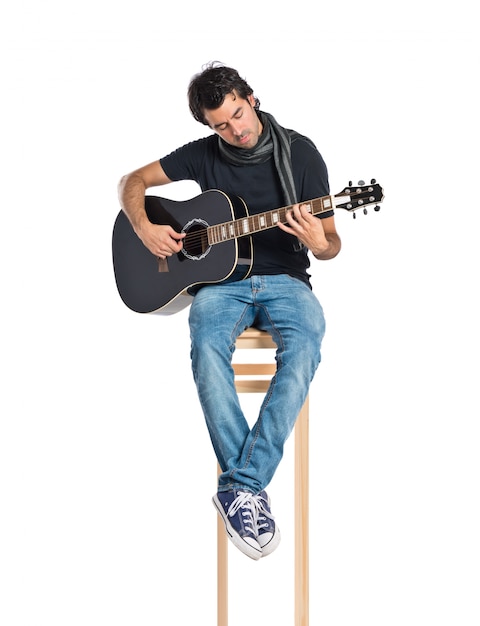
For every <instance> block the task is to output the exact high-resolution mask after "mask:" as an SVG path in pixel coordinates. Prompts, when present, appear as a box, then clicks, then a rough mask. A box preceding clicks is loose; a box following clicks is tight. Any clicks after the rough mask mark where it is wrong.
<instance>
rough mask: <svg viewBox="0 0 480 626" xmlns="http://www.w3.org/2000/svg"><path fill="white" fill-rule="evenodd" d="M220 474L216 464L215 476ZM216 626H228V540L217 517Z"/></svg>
mask: <svg viewBox="0 0 480 626" xmlns="http://www.w3.org/2000/svg"><path fill="white" fill-rule="evenodd" d="M220 473H221V469H220V466H219V465H218V464H217V476H219V475H220ZM217 626H228V538H227V533H226V532H225V525H224V523H223V520H222V518H221V517H220V515H217Z"/></svg>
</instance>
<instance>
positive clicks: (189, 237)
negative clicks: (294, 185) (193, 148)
mask: <svg viewBox="0 0 480 626" xmlns="http://www.w3.org/2000/svg"><path fill="white" fill-rule="evenodd" d="M360 194H361V192H358V191H355V192H353V193H351V194H349V197H352V196H357V195H360ZM311 202H315V201H311ZM369 204H373V202H371V203H369ZM362 206H363V207H365V206H368V204H364V205H361V206H358V207H357V208H361V207H362ZM290 208H291V207H290V206H288V207H282V208H280V209H278V212H279V213H282V214H284V213H286V211H287V210H288V209H290ZM326 210H328V209H326ZM269 213H270V212H269ZM266 215H267V213H259V214H256V215H249V216H246V217H245V218H240V219H237V220H232V221H230V222H222V223H220V224H214V225H213V226H207V227H206V228H202V229H199V230H195V231H192V232H187V234H186V237H185V239H184V246H183V247H185V244H189V245H199V244H200V243H202V240H203V239H205V236H206V233H207V232H208V230H211V231H213V230H215V229H216V230H218V231H219V233H221V232H222V231H226V230H228V229H229V226H230V227H231V226H232V225H233V228H234V231H237V230H238V229H237V228H235V224H239V223H241V222H243V221H244V220H248V222H249V224H250V225H251V226H254V222H255V221H257V220H258V219H259V218H261V217H265V216H266ZM282 219H283V217H282ZM267 222H268V220H267ZM275 225H276V224H275V223H271V224H270V225H268V226H266V227H265V228H262V227H260V228H258V227H255V226H254V230H249V231H248V232H235V233H234V234H233V235H231V236H227V237H221V238H220V239H218V240H217V241H214V242H213V244H214V243H221V242H224V241H230V240H232V239H237V238H238V237H247V236H248V235H252V234H255V233H257V232H261V231H262V230H266V229H269V228H272V227H274V226H275ZM230 230H231V228H230ZM207 243H208V245H212V244H211V243H210V242H208V241H207Z"/></svg>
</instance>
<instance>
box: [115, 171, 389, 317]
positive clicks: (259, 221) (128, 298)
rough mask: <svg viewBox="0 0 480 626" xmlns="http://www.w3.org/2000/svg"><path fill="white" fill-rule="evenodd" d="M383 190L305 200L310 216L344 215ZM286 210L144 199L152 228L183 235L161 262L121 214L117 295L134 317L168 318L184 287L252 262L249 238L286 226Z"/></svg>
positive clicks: (222, 197) (214, 198) (209, 196)
mask: <svg viewBox="0 0 480 626" xmlns="http://www.w3.org/2000/svg"><path fill="white" fill-rule="evenodd" d="M383 197H384V196H383V189H382V188H381V187H380V186H379V185H378V184H376V182H375V181H374V180H372V182H371V184H370V185H364V184H361V185H360V184H359V185H357V186H355V185H352V186H349V187H346V188H345V189H343V191H341V192H340V193H338V194H336V195H330V196H323V197H322V198H316V199H315V200H309V201H308V202H305V203H304V204H307V205H309V210H310V211H311V213H312V214H313V215H317V214H320V213H323V212H325V211H330V210H331V209H345V210H347V211H352V212H353V211H356V210H357V209H360V208H364V209H365V208H366V207H367V206H369V205H372V204H373V205H375V209H376V210H378V209H379V207H378V204H379V203H380V202H382V200H383ZM291 208H292V207H291V206H286V207H282V208H279V209H274V210H272V211H267V212H266V213H259V214H256V215H249V213H248V208H247V206H246V204H245V202H244V201H243V200H242V199H241V198H239V197H236V196H234V197H230V196H228V195H227V194H225V193H223V192H222V191H218V190H216V189H212V190H210V191H205V192H203V193H201V194H200V195H199V196H196V197H195V198H192V199H191V200H186V201H178V200H168V199H166V198H159V197H157V196H145V210H146V212H147V216H148V219H149V220H150V221H151V222H152V223H153V224H167V225H170V226H171V227H172V228H174V229H175V230H176V231H177V232H184V233H186V237H185V238H184V239H183V248H182V250H181V251H180V252H178V253H177V254H175V255H173V256H171V257H169V258H168V259H166V260H161V259H159V258H158V257H156V256H154V255H153V254H152V253H151V252H150V251H149V250H148V249H147V248H146V247H145V246H144V245H143V243H142V242H141V240H140V239H139V238H138V237H137V235H136V234H135V232H134V230H133V228H132V226H131V224H130V222H129V220H128V218H127V216H126V215H125V213H124V212H123V211H120V213H119V214H118V216H117V218H116V220H115V225H114V228H113V241H112V248H113V267H114V272H115V280H116V283H117V288H118V292H119V294H120V297H121V298H122V300H123V302H124V303H125V304H126V305H127V307H128V308H130V309H132V311H135V312H137V313H159V314H163V315H171V314H172V313H177V312H178V311H180V310H182V309H184V308H185V307H187V306H188V305H189V304H190V303H191V301H192V296H190V295H189V294H188V293H187V290H188V289H189V288H190V287H193V286H195V285H199V284H203V283H220V282H222V281H224V280H225V279H226V278H228V277H229V276H230V275H231V274H232V272H233V271H234V270H235V268H236V266H237V264H238V260H239V254H240V251H239V249H240V245H239V244H240V243H241V244H242V246H245V244H246V247H247V251H246V252H245V251H244V250H243V249H242V253H241V256H242V257H243V256H245V257H248V258H250V259H252V258H253V254H254V250H253V247H252V241H251V235H252V234H254V233H258V232H260V231H262V230H266V229H268V228H274V227H275V226H277V225H278V223H279V222H282V223H285V222H286V215H287V212H288V211H289V210H291Z"/></svg>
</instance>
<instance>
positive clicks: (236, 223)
mask: <svg viewBox="0 0 480 626" xmlns="http://www.w3.org/2000/svg"><path fill="white" fill-rule="evenodd" d="M304 204H305V205H306V206H307V210H308V211H309V212H310V213H312V214H313V215H317V214H319V213H322V212H324V211H329V210H331V209H332V208H333V207H334V206H335V203H334V201H333V197H332V196H324V197H323V198H315V199H314V200H310V201H309V202H305V203H304ZM291 209H292V206H286V207H282V208H279V209H275V210H273V211H267V212H266V213H258V214H256V215H250V216H248V217H244V218H239V219H235V220H233V221H232V222H225V223H224V224H217V225H215V226H210V227H209V228H208V239H209V244H215V243H221V242H222V241H227V240H230V239H236V238H237V237H243V236H244V235H249V234H253V233H256V232H259V231H261V230H264V229H267V228H273V227H274V226H277V225H278V224H279V223H285V222H286V221H287V217H286V216H287V212H288V211H290V210H291Z"/></svg>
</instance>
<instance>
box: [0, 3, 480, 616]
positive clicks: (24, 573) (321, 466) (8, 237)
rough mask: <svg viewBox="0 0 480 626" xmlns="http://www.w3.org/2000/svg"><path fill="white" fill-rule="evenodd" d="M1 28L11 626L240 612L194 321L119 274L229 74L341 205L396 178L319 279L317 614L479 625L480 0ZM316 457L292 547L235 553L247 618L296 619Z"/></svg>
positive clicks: (49, 6) (2, 521)
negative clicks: (121, 225) (197, 110)
mask: <svg viewBox="0 0 480 626" xmlns="http://www.w3.org/2000/svg"><path fill="white" fill-rule="evenodd" d="M12 4H13V3H12ZM0 23H1V26H0V42H1V43H0V47H1V50H0V52H1V61H0V62H1V66H2V67H1V73H2V97H1V102H0V107H1V116H0V124H1V138H0V150H1V160H2V162H1V170H0V171H1V179H2V185H1V193H0V199H1V204H2V218H1V242H2V245H1V249H0V254H1V258H0V261H1V280H2V295H3V297H2V302H3V304H2V307H1V316H2V324H1V332H2V339H1V356H2V371H3V375H2V393H1V402H2V407H1V433H0V471H1V473H0V481H1V483H0V507H1V512H0V542H1V547H0V589H1V596H2V597H1V601H0V623H1V624H2V626H43V625H48V626H60V625H61V626H65V625H68V626H76V625H81V626H84V625H87V624H88V625H89V626H100V625H101V626H109V625H112V626H113V625H114V626H133V625H135V626H138V625H139V624H141V625H142V626H149V625H154V624H155V625H158V624H166V623H174V624H195V623H201V624H215V623H216V580H215V564H216V557H215V550H216V535H215V532H216V514H215V511H214V509H213V507H212V505H211V502H210V498H211V496H212V494H213V492H214V491H215V461H214V457H213V453H212V451H211V448H210V442H209V440H208V437H207V434H206V428H205V425H204V423H203V417H202V415H201V413H200V410H199V407H198V404H197V400H196V394H195V390H194V387H193V383H192V380H191V373H190V363H189V337H188V325H187V314H188V312H187V311H184V312H181V313H179V314H177V315H175V316H172V317H157V316H148V315H147V316H142V315H138V314H135V313H132V312H131V311H129V310H128V309H127V308H126V307H125V306H124V305H123V304H122V302H121V301H120V299H119V297H118V294H117V291H116V287H115V283H114V277H113V271H112V263H111V231H112V226H113V222H114V219H115V217H116V215H117V213H118V210H119V206H118V201H117V196H116V185H117V182H118V179H119V178H120V176H121V175H122V174H124V173H126V172H128V171H131V170H132V169H134V168H136V167H138V166H140V165H143V164H145V163H148V162H150V161H153V160H155V159H157V158H159V157H161V156H163V155H164V154H166V153H167V152H169V151H170V150H172V149H174V148H176V147H177V146H179V145H181V144H183V143H185V142H186V141H189V140H190V139H194V138H197V137H200V136H203V135H205V134H206V133H207V132H208V129H206V128H205V127H203V126H201V125H199V124H198V123H196V122H195V121H194V120H193V119H192V118H191V117H190V113H189V111H188V107H187V100H186V88H187V85H188V82H189V80H190V78H191V76H192V75H193V74H195V73H196V72H198V71H200V69H201V66H202V65H203V64H204V63H205V62H207V61H210V60H214V59H218V60H220V61H223V62H225V63H227V64H229V65H232V66H233V67H236V68H237V69H238V70H239V71H240V73H241V74H242V76H244V77H245V78H246V79H247V81H248V82H249V83H250V84H251V85H252V87H253V88H254V90H255V94H256V95H257V96H258V97H259V98H260V100H261V103H262V108H263V109H264V110H266V111H269V112H270V113H272V114H273V115H274V116H275V117H276V118H277V120H278V121H279V122H280V123H281V124H283V125H284V126H287V127H291V128H295V129H296V130H298V131H299V132H302V133H304V134H306V135H309V136H310V137H311V138H312V139H313V140H314V141H315V143H316V144H317V146H318V147H319V149H320V151H321V152H322V154H323V156H324V158H325V160H326V162H327V164H328V168H329V173H330V183H331V187H332V191H333V192H338V191H340V190H341V189H343V187H344V186H345V185H347V183H348V180H349V179H353V180H354V181H356V180H358V179H359V178H363V179H365V180H367V181H368V180H369V179H370V178H372V177H374V178H376V179H377V180H378V182H379V183H380V184H381V185H382V186H383V187H384V190H385V201H384V203H383V205H382V210H381V211H380V212H379V213H374V212H373V211H370V213H369V215H368V216H363V215H362V214H360V215H358V219H357V220H355V221H354V220H352V219H351V215H349V214H348V213H346V212H344V211H341V212H340V211H339V212H338V213H337V218H336V219H337V226H338V230H339V232H340V234H341V236H342V240H343V250H342V253H341V255H340V256H339V257H338V258H337V259H335V260H333V261H329V262H322V263H320V262H317V263H315V264H314V265H313V267H312V275H313V277H312V280H313V283H314V288H315V292H316V293H317V295H318V297H319V298H320V300H321V302H322V304H323V306H324V309H325V313H326V316H327V336H326V339H325V342H324V348H323V363H322V365H321V366H320V369H319V372H318V374H317V377H316V379H315V381H314V384H313V386H312V390H311V396H310V398H311V401H310V402H311V411H310V446H311V487H310V495H311V511H310V525H311V552H310V573H311V588H310V593H311V602H310V621H311V624H312V625H314V626H317V625H318V626H320V625H322V626H356V625H357V624H368V625H369V626H385V625H388V626H392V625H401V626H404V625H406V624H408V625H409V626H425V625H427V624H428V625H430V624H432V625H433V624H434V625H435V626H447V625H448V626H458V625H459V624H461V625H462V626H478V625H479V624H480V606H479V598H478V593H479V586H480V571H479V569H480V565H479V563H480V540H479V532H478V528H480V510H479V486H478V482H479V480H478V479H479V474H480V471H479V470H480V461H479V454H478V450H479V443H480V442H479V434H480V427H479V424H478V421H479V402H478V351H479V333H478V325H479V322H478V317H479V305H478V267H479V258H478V256H479V255H478V243H477V241H478V235H477V230H478V226H477V224H478V216H477V214H478V210H479V208H480V207H479V199H478V193H477V187H478V179H479V177H478V145H479V139H480V137H479V132H478V110H479V105H480V103H479V97H478V85H477V83H478V68H479V45H478V32H477V25H478V21H477V18H474V4H473V3H471V2H466V1H464V0H460V1H458V2H456V3H445V2H437V3H435V4H433V3H430V2H428V3H427V2H423V1H421V0H420V1H417V2H412V1H411V0H410V1H407V2H403V3H401V4H399V3H397V4H395V5H392V4H391V3H385V2H375V1H374V0H368V1H367V2H364V3H357V2H353V0H352V1H351V2H343V1H341V0H340V1H339V2H331V3H328V4H327V3H325V4H321V5H319V4H312V3H310V2H306V1H305V0H300V1H298V2H295V3H294V4H293V5H288V6H287V5H283V8H282V5H280V4H278V3H276V2H275V3H274V2H263V3H256V4H252V3H240V4H238V3H233V4H232V3H217V4H209V3H203V4H202V3H193V2H190V3H188V2H187V3H185V2H177V3H173V4H171V3H168V7H167V5H166V4H165V3H160V2H149V1H148V0H138V1H137V2H135V3H132V2H128V3H127V2H123V1H120V2H117V3H116V4H115V3H114V4H112V3H110V2H108V3H107V2H104V1H103V0H97V2H91V1H86V2H82V3H76V4H73V3H61V2H55V1H54V0H52V1H46V2H38V3H35V2H31V1H30V2H29V1H24V2H20V1H19V2H16V3H14V8H8V9H5V8H4V9H2V16H1V19H0ZM161 191H162V194H163V195H167V196H168V197H172V198H178V199H187V198H190V197H192V196H193V195H195V194H196V193H197V191H198V190H197V188H196V186H195V185H193V184H192V185H190V184H185V185H183V184H182V185H177V186H171V187H170V188H168V189H166V188H164V189H162V190H161ZM252 400H253V399H250V400H249V401H250V402H251V401H252ZM247 404H248V402H247ZM292 454H293V451H292V445H291V440H290V441H289V444H288V445H287V450H286V454H285V458H284V461H283V462H282V465H281V467H280V468H279V470H278V473H277V475H276V476H275V478H274V480H273V482H272V484H271V486H270V489H269V491H270V494H271V496H272V500H273V510H274V513H275V514H276V517H277V521H278V524H279V526H280V528H281V530H282V535H283V541H282V543H281V545H280V547H279V549H278V550H277V551H276V552H275V553H274V554H272V555H271V556H270V557H268V559H264V560H262V561H260V562H257V563H255V562H253V561H250V560H249V559H248V558H247V557H245V556H244V555H242V554H240V553H239V552H238V551H237V550H235V549H234V548H231V549H230V550H229V553H230V624H231V626H238V625H240V624H242V625H243V624H245V623H250V624H266V623H276V624H280V623H281V624H293V568H292V565H293V526H292V521H293V507H292V504H293V491H292V489H293V487H292Z"/></svg>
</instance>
